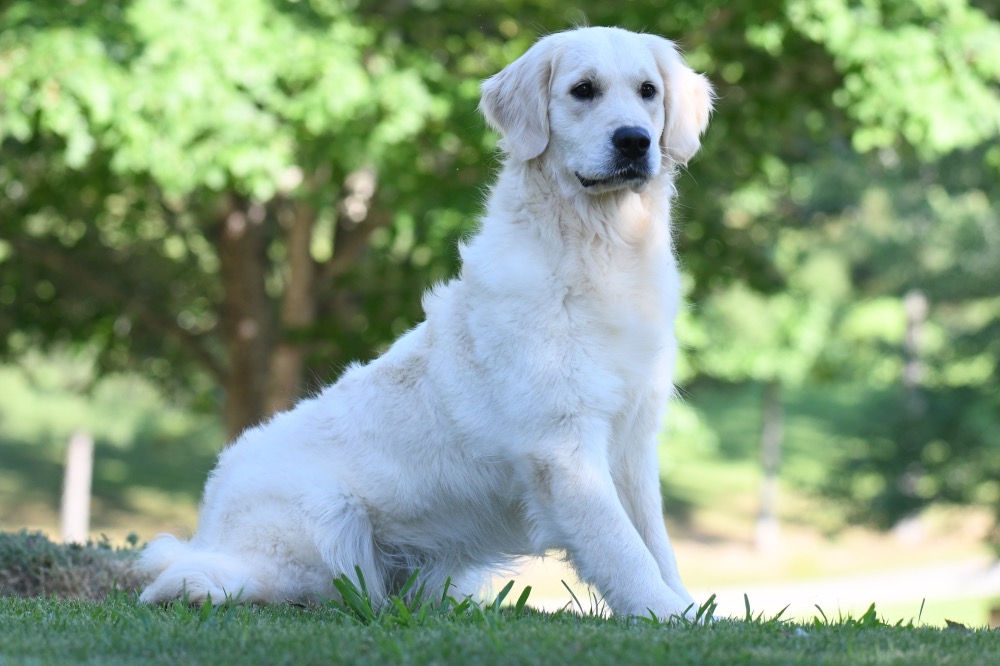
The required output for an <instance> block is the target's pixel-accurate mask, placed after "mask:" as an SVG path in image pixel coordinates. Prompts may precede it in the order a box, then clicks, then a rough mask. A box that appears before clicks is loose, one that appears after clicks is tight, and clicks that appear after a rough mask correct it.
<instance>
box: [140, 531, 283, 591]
mask: <svg viewBox="0 0 1000 666" xmlns="http://www.w3.org/2000/svg"><path fill="white" fill-rule="evenodd" d="M135 568H136V569H137V570H138V571H139V573H140V574H143V575H145V577H146V578H147V579H148V580H152V582H150V583H149V584H148V585H147V586H146V588H145V589H144V590H143V592H142V594H141V595H139V600H140V601H143V602H146V603H164V602H167V601H173V600H184V601H188V602H190V603H198V604H200V603H204V602H205V601H206V600H207V599H209V598H211V600H212V602H213V603H219V602H222V601H225V600H226V599H239V600H242V601H254V600H257V599H258V598H260V597H262V596H263V594H262V593H263V591H264V589H265V585H264V584H263V582H262V581H260V580H259V579H258V578H257V577H256V576H254V575H253V572H252V570H251V568H250V567H249V566H248V565H247V564H246V563H244V562H242V561H241V560H240V559H239V558H237V557H235V556H233V555H230V554H227V553H220V552H217V551H212V550H205V549H202V548H199V547H198V546H197V545H196V544H194V543H192V542H190V541H181V540H180V539H178V538H176V537H174V536H171V535H169V534H161V535H159V536H157V537H156V539H154V540H153V541H152V542H151V543H150V544H149V545H148V546H146V547H145V548H144V549H143V551H142V553H141V554H140V556H139V559H138V560H137V561H136V565H135Z"/></svg>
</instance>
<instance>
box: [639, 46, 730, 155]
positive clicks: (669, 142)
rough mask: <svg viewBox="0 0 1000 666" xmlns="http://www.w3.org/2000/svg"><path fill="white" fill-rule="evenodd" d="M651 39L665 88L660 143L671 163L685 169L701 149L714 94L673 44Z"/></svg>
mask: <svg viewBox="0 0 1000 666" xmlns="http://www.w3.org/2000/svg"><path fill="white" fill-rule="evenodd" d="M649 38H651V40H652V48H653V54H654V55H655V56H656V62H657V65H659V69H660V74H661V76H663V85H664V87H665V88H666V91H665V94H664V95H663V103H664V105H665V106H666V122H665V123H664V128H663V135H662V136H661V138H660V143H661V145H662V147H663V152H664V153H665V154H666V155H667V156H668V157H670V159H672V160H673V161H674V162H677V163H678V164H684V165H686V164H687V163H688V160H690V159H691V158H692V157H694V154H695V153H697V152H698V148H700V147H701V135H702V133H704V131H705V128H706V127H708V116H709V115H710V114H711V113H712V100H714V99H715V93H714V91H713V90H712V84H711V83H709V81H708V79H706V78H705V77H704V76H702V75H701V74H697V73H695V72H694V71H693V70H692V69H691V68H690V67H688V66H687V65H685V64H684V62H683V61H682V60H681V57H680V55H679V54H678V53H677V49H676V48H675V47H674V45H673V42H670V41H669V40H666V39H663V38H662V37H656V36H655V35H650V36H649Z"/></svg>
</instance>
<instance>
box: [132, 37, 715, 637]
mask: <svg viewBox="0 0 1000 666" xmlns="http://www.w3.org/2000/svg"><path fill="white" fill-rule="evenodd" d="M584 79H586V80H591V81H593V82H594V84H595V85H598V86H599V89H600V95H599V96H595V97H594V99H591V100H580V99H577V98H576V97H574V96H573V95H572V94H571V90H572V88H573V87H574V86H575V85H576V84H577V83H578V82H579V81H581V80H584ZM643 83H651V84H652V85H653V86H654V88H655V89H656V96H655V97H653V98H645V97H643V96H642V95H640V94H639V92H638V90H639V86H640V85H641V84H643ZM481 106H482V110H483V112H484V114H485V116H486V118H487V119H488V121H489V122H490V123H491V124H492V125H494V126H495V127H496V128H497V129H498V130H499V131H500V132H501V134H502V135H503V144H502V145H503V146H504V148H505V150H506V152H507V153H508V157H507V158H506V159H505V161H504V166H503V169H502V171H501V173H500V175H499V177H498V180H497V182H496V184H495V185H494V187H493V188H492V191H491V193H490V197H489V201H488V204H487V209H486V214H485V216H484V218H483V219H482V225H481V228H480V230H479V232H478V233H477V234H476V235H475V236H474V237H473V238H472V239H471V240H470V241H469V242H468V243H467V244H466V245H464V246H463V247H462V248H461V254H462V262H463V263H462V270H461V274H460V276H459V277H458V278H457V279H454V280H452V281H451V282H449V283H447V284H444V285H441V286H439V287H437V288H435V289H434V290H433V291H431V292H430V293H428V294H427V295H426V297H425V299H424V308H425V311H426V320H425V321H424V322H423V323H421V324H420V325H418V326H417V327H416V328H414V329H413V330H411V331H410V332H409V333H407V334H406V335H404V336H403V337H401V338H400V339H399V340H397V341H396V343H395V344H394V345H393V346H392V347H391V348H390V349H389V350H388V351H387V352H386V353H385V354H384V355H383V356H381V357H380V358H378V359H376V360H375V361H373V362H371V363H369V364H367V365H354V366H352V367H351V368H349V369H348V371H347V372H346V373H345V374H344V375H343V377H342V378H341V379H340V380H339V381H338V382H337V383H335V384H334V385H332V386H330V387H328V388H327V389H326V390H324V391H323V392H322V393H320V394H319V395H317V396H315V397H313V398H311V399H308V400H304V401H302V402H301V403H300V404H299V405H298V406H296V407H295V408H294V409H292V410H291V411H288V412H284V413H281V414H278V415H277V416H275V417H274V418H273V419H271V420H270V421H269V422H267V423H265V424H263V425H261V426H259V427H256V428H253V429H251V430H248V431H247V432H245V433H244V434H243V435H242V436H241V437H240V438H239V439H238V440H237V441H236V442H235V443H234V444H233V445H232V446H230V447H229V448H227V449H226V450H224V451H223V452H222V454H221V456H220V457H219V461H218V465H217V467H216V468H215V470H214V471H213V472H212V475H211V477H210V478H209V480H208V483H207V486H206V488H205V496H204V500H203V505H202V509H201V518H200V525H199V528H198V531H197V534H196V535H195V536H194V538H193V539H191V540H190V541H187V542H185V541H181V540H178V539H176V538H174V537H172V536H161V537H160V538H158V539H157V540H155V541H154V542H153V543H151V544H150V545H149V546H148V547H147V548H146V550H145V551H144V553H143V555H142V558H141V562H140V567H141V568H142V569H143V570H145V571H146V572H148V574H150V576H151V577H155V580H153V582H152V583H151V584H150V585H149V586H148V587H147V588H146V589H145V591H144V592H143V594H142V599H143V600H145V601H149V602H160V601H164V600H169V599H176V598H178V597H180V596H182V594H186V596H187V598H188V599H190V600H191V601H195V602H198V601H202V600H204V599H205V598H206V596H208V595H211V596H212V598H213V599H216V600H218V599H221V598H222V597H224V596H226V595H232V596H236V595H239V596H240V599H241V600H243V601H260V602H281V601H286V600H291V601H307V600H311V599H316V598H320V597H327V596H332V595H333V594H334V589H333V587H332V585H331V579H332V578H333V577H334V576H338V575H340V574H344V573H346V574H348V575H349V576H351V577H353V576H354V567H355V565H358V566H360V568H361V570H362V571H363V573H364V576H365V579H366V582H367V584H368V586H369V589H370V590H371V592H372V593H373V596H374V597H375V599H376V601H382V600H385V599H386V597H387V596H388V595H389V594H391V593H393V592H395V591H396V590H398V587H399V585H400V584H401V583H402V581H404V580H405V579H406V578H407V577H408V576H409V574H410V573H411V572H412V571H413V570H414V569H416V568H419V569H420V572H421V576H422V578H423V580H424V581H425V582H426V584H427V586H428V588H427V589H435V588H437V589H440V588H441V587H442V586H443V585H444V582H445V580H446V578H448V577H450V578H451V580H452V582H453V584H454V585H455V588H453V594H457V595H464V594H473V593H475V592H477V590H480V589H481V588H482V587H483V586H484V585H485V584H486V583H487V581H488V580H489V576H490V573H491V572H492V571H494V570H496V569H497V568H500V567H504V566H506V565H509V564H510V562H511V561H512V559H513V558H514V557H515V556H518V555H522V554H541V553H544V552H545V551H546V550H549V549H553V548H558V549H563V550H565V551H566V553H567V555H568V558H569V560H570V561H571V562H572V564H573V565H574V566H575V567H576V569H577V571H578V572H579V574H580V576H581V578H582V579H583V580H585V581H588V582H590V583H592V584H593V585H594V586H595V587H596V588H597V590H598V591H599V592H600V593H601V594H602V595H604V597H605V599H606V601H607V602H608V604H609V605H610V607H611V608H612V609H613V610H614V611H615V612H618V613H623V614H640V615H645V614H648V612H649V611H652V612H654V613H655V614H656V615H657V616H659V617H661V618H668V617H670V616H671V615H674V614H681V613H683V612H684V611H685V609H687V608H688V607H689V605H690V604H691V603H692V599H691V595H690V594H689V593H688V592H687V590H686V589H685V588H684V585H683V583H682V582H681V578H680V575H679V573H678V570H677V565H676V562H675V559H674V554H673V550H672V547H671V545H670V541H669V539H668V537H667V532H666V529H665V528H664V524H663V516H662V511H661V499H660V490H659V477H658V472H657V470H658V466H657V463H656V432H657V429H658V427H659V425H660V423H661V418H662V412H663V409H664V408H665V405H666V403H667V401H668V399H669V398H670V396H671V394H672V391H673V388H672V381H671V374H672V368H673V360H674V354H675V347H676V344H675V341H674V334H673V321H674V317H675V315H676V314H677V310H678V307H679V298H680V296H679V278H678V271H677V263H676V261H675V258H674V254H673V248H672V242H671V229H670V204H671V200H672V198H673V197H674V186H673V176H674V173H675V171H676V168H677V164H679V163H684V162H686V161H687V159H689V158H690V157H691V155H693V153H694V152H695V150H696V149H697V147H698V143H699V135H700V134H701V132H702V131H704V129H705V125H706V123H707V121H708V114H709V111H710V107H711V88H710V86H709V84H708V83H707V81H705V79H704V78H702V77H700V76H698V75H696V74H694V73H693V72H691V71H690V70H689V69H687V67H685V66H684V65H683V63H682V62H681V60H680V58H679V56H678V55H677V52H676V51H675V50H674V47H673V45H672V44H671V43H670V42H668V41H666V40H664V39H661V38H658V37H654V36H650V35H638V34H635V33H630V32H626V31H624V30H619V29H613V28H582V29H578V30H573V31H569V32H564V33H558V34H554V35H550V36H548V37H545V38H544V39H542V40H540V41H539V42H538V43H537V44H536V45H535V46H533V47H532V48H531V49H530V50H529V51H528V52H527V53H526V54H525V55H524V56H522V57H521V58H519V59H518V60H517V61H516V62H514V63H513V64H511V65H510V66H509V67H507V68H505V69H504V70H503V71H502V72H500V73H499V74H497V75H496V76H494V77H492V78H490V79H489V80H487V81H486V82H484V84H483V99H482V105H481ZM618 127H634V128H639V130H641V131H643V132H647V133H648V134H649V136H650V137H651V138H652V139H653V140H652V141H651V142H650V146H649V154H648V163H646V162H643V163H642V164H641V165H640V166H641V167H642V168H640V169H639V171H642V173H641V174H640V175H639V176H636V175H635V173H632V172H629V173H628V174H627V175H626V176H622V175H621V174H622V173H624V172H623V171H622V170H621V169H618V171H616V170H615V169H616V168H617V167H615V166H614V165H615V164H617V163H616V162H615V157H614V156H615V148H614V146H612V142H611V135H612V134H613V133H614V132H615V130H616V128H618ZM619 161H620V160H619ZM616 174H617V175H616ZM585 182H591V183H592V184H590V185H589V186H588V185H585V184H584V183H585Z"/></svg>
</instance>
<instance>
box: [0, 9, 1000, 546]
mask: <svg viewBox="0 0 1000 666" xmlns="http://www.w3.org/2000/svg"><path fill="white" fill-rule="evenodd" d="M0 12H2V13H0V357H2V359H3V360H4V361H5V362H7V363H8V366H7V367H6V368H5V369H2V370H0V395H2V398H0V457H2V461H3V462H2V464H0V502H2V503H3V506H4V510H3V511H2V512H0V514H2V515H0V519H2V520H3V521H4V523H3V526H4V527H7V528H15V527H19V526H20V525H19V524H16V523H32V524H37V523H38V522H39V521H41V522H45V521H46V520H48V518H47V516H48V515H49V514H50V513H51V507H52V506H53V505H54V502H55V499H54V498H55V497H56V495H57V493H58V486H59V482H60V474H61V472H60V465H61V459H62V455H63V453H62V447H63V446H64V442H65V440H66V438H67V437H68V435H69V433H70V432H72V430H74V429H78V428H83V429H87V430H89V431H90V432H92V433H93V434H94V435H95V437H96V439H97V445H98V454H97V462H96V469H95V485H94V492H95V502H96V505H95V527H96V528H97V529H104V528H107V529H109V530H110V529H112V528H116V529H117V527H116V526H120V525H121V521H122V520H127V519H129V518H131V519H133V520H134V516H136V515H145V516H152V517H153V519H152V521H151V522H152V523H153V524H159V525H162V526H169V525H172V524H187V525H191V524H193V516H192V515H191V512H192V501H193V498H195V497H197V495H198V492H199V491H200V487H201V484H202V481H203V479H204V474H205V473H206V471H207V469H208V467H209V466H210V464H211V460H212V457H213V454H214V452H216V451H217V450H218V448H219V446H220V445H221V444H222V443H223V442H224V441H225V439H226V437H228V436H231V435H232V434H233V433H235V432H238V431H239V430H240V429H242V428H243V427H246V426H247V425H248V424H251V423H254V422H257V421H259V420H260V419H262V418H264V417H266V415H267V414H269V413H271V412H272V411H274V410H276V409H282V408H286V407H287V406H288V405H290V404H291V403H292V402H293V401H294V400H295V399H296V398H297V397H300V396H301V395H303V394H304V393H307V392H309V391H311V390H313V389H314V388H315V387H317V386H319V385H322V384H324V383H326V382H329V381H332V380H333V379H335V378H336V376H337V374H338V373H339V371H340V369H341V368H342V367H343V366H344V364H345V363H347V362H348V361H350V360H353V359H357V358H369V357H371V356H372V355H374V354H377V353H378V352H379V351H380V350H381V349H383V348H384V347H385V346H386V345H387V344H388V343H389V342H391V340H392V339H394V338H395V337H396V336H397V335H399V334H400V333H401V332H402V331H404V330H406V329H407V328H408V327H410V326H411V325H412V324H413V323H414V322H416V321H418V320H419V319H420V317H421V311H420V304H419V295H420V293H421V292H422V291H423V290H424V289H425V288H426V287H427V286H428V285H429V284H431V283H433V282H434V281H437V280H441V279H446V278H447V277H448V276H449V275H451V274H453V272H454V269H455V266H456V260H457V254H456V251H455V243H456V241H457V240H458V239H459V238H461V237H462V236H463V235H465V234H468V233H470V231H471V230H472V229H474V227H475V216H476V214H477V212H478V211H479V210H480V209H481V202H482V198H483V189H484V187H485V185H486V183H488V182H489V180H490V177H491V174H492V173H493V172H494V170H495V169H496V164H497V162H496V156H495V152H494V145H495V139H496V137H495V136H493V135H492V134H491V133H490V132H489V131H488V130H487V129H486V127H485V124H484V123H483V121H482V120H481V118H480V117H479V115H478V114H477V112H476V104H477V101H478V81H479V80H481V79H482V78H484V77H486V76H489V75H490V74H492V73H494V72H496V71H498V70H499V69H500V68H501V67H503V66H504V65H505V64H506V63H508V62H510V61H512V60H513V59H514V58H516V57H517V56H518V55H520V54H521V53H522V52H523V51H524V50H525V49H526V48H527V47H528V45H530V44H531V43H532V42H533V41H534V40H535V39H536V38H537V37H538V35H539V34H542V33H543V32H546V31H553V30H559V29H563V28H567V27H571V26H573V25H576V24H580V23H590V24H594V25H605V24H607V25H620V26H622V27H626V28H631V29H636V30H639V29H642V30H647V31H651V32H656V33H660V34H663V35H665V36H667V37H670V38H674V39H676V40H678V41H679V44H680V45H681V47H682V48H683V49H684V51H685V53H686V57H687V59H688V61H689V63H690V64H691V65H692V66H693V67H694V68H696V69H698V70H700V71H703V72H705V73H707V74H708V76H709V77H710V78H711V79H712V81H713V82H714V83H715V85H716V87H717V89H718V92H719V100H718V104H717V111H716V114H715V115H714V117H713V119H712V123H711V126H710V129H709V132H708V134H707V137H706V140H705V144H704V149H703V151H702V152H701V153H700V154H699V156H698V157H697V158H696V160H695V161H694V163H693V164H692V165H691V166H690V167H689V169H688V170H687V171H686V172H685V173H684V174H683V175H682V177H681V179H680V189H681V197H680V200H679V203H678V207H677V211H676V226H677V238H678V242H679V245H680V252H681V254H682V257H683V264H684V267H685V275H686V278H685V279H686V290H687V296H688V298H689V300H690V302H691V307H690V308H689V309H688V310H687V311H686V312H685V314H684V317H683V320H682V321H681V322H680V325H679V334H680V336H681V338H682V341H683V343H684V346H685V350H684V353H683V362H682V367H681V377H680V379H681V382H682V384H683V387H684V393H685V404H682V405H680V406H679V407H678V408H677V409H676V410H675V411H674V417H673V418H674V421H673V425H672V431H671V432H670V433H669V434H668V440H669V441H670V442H672V446H669V447H665V449H664V474H665V476H666V478H667V479H668V481H670V483H669V484H668V491H667V492H668V497H667V499H668V503H669V507H670V511H671V513H672V515H677V516H679V517H680V519H683V517H684V515H686V514H685V511H686V512H687V514H691V515H695V514H697V512H698V511H699V510H700V508H703V507H705V506H707V505H712V504H713V503H716V502H721V501H722V500H723V498H725V500H726V501H729V502H730V503H732V502H733V500H732V497H733V496H734V495H737V496H739V497H740V498H742V499H741V500H740V502H745V503H747V505H748V506H749V508H748V509H747V510H748V511H749V513H750V514H751V516H752V515H753V514H754V513H755V512H757V511H758V509H759V507H758V506H757V504H756V502H755V500H754V497H755V493H756V483H757V481H756V479H757V477H756V475H755V473H754V470H755V468H756V467H757V466H758V463H757V458H758V456H760V450H761V446H762V445H764V448H765V451H767V452H768V453H767V455H765V456H764V460H765V465H764V467H765V478H766V476H767V474H770V475H772V476H773V475H776V474H778V470H779V469H780V470H781V471H780V474H781V477H782V479H783V482H784V484H785V486H786V487H787V488H788V489H790V490H791V491H792V493H793V494H791V495H788V496H786V498H785V500H784V501H785V502H786V503H788V502H790V501H796V500H795V498H800V496H801V498H804V497H809V498H815V497H825V498H828V499H827V501H823V502H821V503H818V504H817V503H813V504H808V508H806V509H803V508H801V507H797V508H796V509H795V510H796V511H799V510H800V511H801V512H802V513H803V514H808V516H809V517H810V518H811V519H817V520H818V521H819V522H820V523H821V524H822V526H823V529H824V530H827V531H829V532H833V531H835V530H837V529H839V528H840V527H842V526H843V525H844V523H845V521H854V522H858V521H860V522H865V523H870V524H873V525H877V526H881V527H887V526H891V525H894V524H897V523H898V521H900V520H902V519H905V518H908V517H911V516H913V515H916V513H917V512H919V511H921V510H922V509H925V508H926V507H928V506H930V505H955V504H958V505H963V506H972V507H976V508H978V509H979V510H981V511H984V512H986V513H988V514H990V515H993V516H997V515H1000V216H998V204H997V202H998V201H1000V139H998V127H1000V6H998V5H997V4H996V3H995V2H989V1H987V0H920V1H918V2H914V1H913V0H856V1H848V0H823V1H821V2H820V1H815V2H814V1H806V0H782V1H777V0H745V1H741V2H725V3H723V2H711V1H709V2H689V1H686V0H677V1H673V2H670V3H665V2H658V1H655V0H647V1H644V2H618V3H606V2H601V3H597V2H580V3H573V5H572V6H568V5H566V3H562V2H555V1H544V0H541V1H528V0H508V1H505V2H481V1H479V0H469V1H459V0H421V1H414V2H405V1H399V0H386V1H383V2H351V1H350V0H296V1H293V0H198V1H194V0H190V1H189V0H179V1H178V0H132V1H124V0H123V1H104V2H96V1H94V0H75V1H74V2H62V1H55V0H30V1H29V0H8V1H7V2H0ZM908 294H909V295H910V297H911V302H913V301H912V299H914V298H916V299H917V300H918V301H919V299H921V298H922V299H923V302H925V303H926V305H927V307H926V312H925V313H923V314H921V313H920V312H917V314H916V316H914V315H912V313H911V316H910V317H909V320H908V315H907V308H906V306H905V303H906V302H907V295H908ZM918 310H919V308H918ZM767 396H771V397H770V398H767ZM775 396H777V398H775ZM769 401H770V407H768V404H769ZM164 404H167V405H169V406H168V407H164ZM775 404H777V406H778V407H783V412H784V418H783V419H782V418H781V413H782V411H781V410H778V411H775V409H774V407H775ZM765 415H769V417H768V418H767V419H765ZM775 415H777V416H775ZM775 418H777V419H778V421H777V422H778V424H779V425H780V424H781V423H783V424H784V428H783V437H781V436H780V435H781V433H782V429H781V428H778V430H777V431H775V430H774V429H773V427H772V429H771V430H770V431H769V432H771V433H772V434H773V433H774V432H778V433H779V436H778V437H777V439H774V438H773V437H772V439H771V440H769V439H768V438H767V437H764V438H763V441H762V422H764V421H768V420H770V421H772V423H771V425H772V426H773V425H774V423H773V421H774V419H775ZM764 430H766V428H765V429H764ZM692 458H693V459H695V462H692V460H691V459H692ZM698 461H700V462H698ZM682 462H683V463H684V464H685V465H686V467H685V470H689V471H686V472H685V473H684V474H676V475H671V472H672V470H673V469H676V466H677V465H679V464H681V463H682ZM782 463H783V465H782ZM699 465H701V467H699ZM699 469H701V470H710V471H712V472H713V473H715V474H716V475H715V476H710V475H706V474H699V473H698V472H697V470H699ZM795 493H799V494H795ZM830 499H832V500H835V501H833V502H831V501H829V500H830ZM802 501H806V500H805V499H803V500H802ZM796 506H797V505H796ZM7 507H13V508H14V511H9V510H8V509H7ZM816 507H822V508H821V509H817V508H816ZM768 510H769V511H772V512H773V511H774V510H775V508H774V507H773V506H772V507H770V508H769V509H768ZM8 516H16V519H11V518H9V517H8ZM8 521H12V522H15V524H8ZM992 538H993V539H994V541H1000V534H998V533H997V532H996V531H994V532H993V537H992Z"/></svg>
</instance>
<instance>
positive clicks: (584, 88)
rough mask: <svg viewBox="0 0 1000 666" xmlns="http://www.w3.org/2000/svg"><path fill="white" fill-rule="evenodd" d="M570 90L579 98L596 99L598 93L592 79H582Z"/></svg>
mask: <svg viewBox="0 0 1000 666" xmlns="http://www.w3.org/2000/svg"><path fill="white" fill-rule="evenodd" d="M569 92H570V94H571V95H573V97H575V98H577V99H594V95H596V92H595V91H594V84H593V83H591V82H590V81H581V82H580V83H578V84H576V85H575V86H574V87H573V89H572V90H570V91H569Z"/></svg>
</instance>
